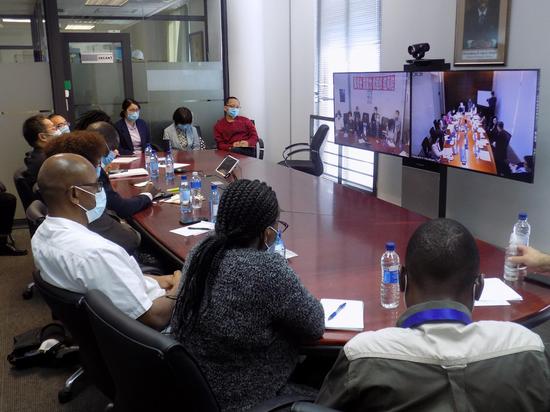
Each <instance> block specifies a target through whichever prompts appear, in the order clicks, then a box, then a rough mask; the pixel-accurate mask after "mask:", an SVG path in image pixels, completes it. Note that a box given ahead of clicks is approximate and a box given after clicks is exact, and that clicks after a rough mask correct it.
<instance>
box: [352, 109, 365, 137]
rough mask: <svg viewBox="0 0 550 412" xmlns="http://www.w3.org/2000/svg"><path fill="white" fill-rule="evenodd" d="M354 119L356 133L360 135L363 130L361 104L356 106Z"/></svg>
mask: <svg viewBox="0 0 550 412" xmlns="http://www.w3.org/2000/svg"><path fill="white" fill-rule="evenodd" d="M353 121H354V122H355V133H356V134H357V137H359V136H361V131H362V130H363V121H362V119H361V112H360V111H359V106H355V111H354V112H353Z"/></svg>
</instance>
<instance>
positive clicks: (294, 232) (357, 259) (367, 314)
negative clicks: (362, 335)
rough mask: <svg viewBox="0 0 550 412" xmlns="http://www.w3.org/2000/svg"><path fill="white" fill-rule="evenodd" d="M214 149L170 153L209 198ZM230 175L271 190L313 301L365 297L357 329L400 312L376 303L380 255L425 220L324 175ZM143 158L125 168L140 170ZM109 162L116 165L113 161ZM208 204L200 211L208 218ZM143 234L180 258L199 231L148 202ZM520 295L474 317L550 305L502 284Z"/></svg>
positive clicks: (548, 298)
mask: <svg viewBox="0 0 550 412" xmlns="http://www.w3.org/2000/svg"><path fill="white" fill-rule="evenodd" d="M226 154H227V153H226V152H223V151H216V150H206V151H195V152H175V159H176V161H177V162H179V163H187V164H189V166H188V167H187V168H186V174H188V175H189V176H190V174H191V172H192V171H195V170H196V171H199V173H200V174H201V175H202V176H203V186H202V188H203V189H202V190H203V194H204V195H205V196H206V197H208V194H209V185H208V182H209V181H213V180H214V181H215V180H223V179H221V178H220V177H219V176H214V175H215V173H214V170H215V168H216V166H217V165H218V164H219V163H220V162H221V160H222V159H223V158H224V156H225V155H226ZM235 157H238V158H239V159H240V163H239V167H238V168H237V169H236V176H237V178H239V179H241V178H246V179H259V180H262V181H265V182H267V183H268V184H269V185H270V186H271V187H273V189H274V190H275V191H276V193H277V198H278V201H279V206H280V209H281V216H280V219H281V220H283V221H285V222H287V223H288V224H289V227H288V230H287V231H286V232H285V233H284V236H283V239H284V242H285V245H286V247H287V249H290V250H292V251H294V252H296V253H297V254H298V256H296V257H294V258H291V259H290V260H289V263H290V266H291V267H292V268H293V269H294V271H295V272H296V273H297V275H298V277H299V278H300V279H301V281H302V283H303V284H304V285H305V286H306V287H307V288H308V289H309V290H310V291H311V292H312V293H313V295H315V296H316V297H317V298H319V299H321V298H334V299H357V300H362V301H363V302H364V324H365V328H364V330H377V329H381V328H384V327H389V326H394V325H395V322H396V320H397V318H398V317H399V315H400V314H401V313H402V312H403V311H404V310H405V306H404V303H403V301H401V304H400V306H399V308H397V309H392V310H388V309H383V308H382V307H381V305H380V257H381V256H382V254H383V252H384V246H385V243H386V241H394V242H395V244H396V251H397V253H398V254H399V255H400V257H401V259H402V262H403V259H404V255H405V250H406V246H407V242H408V240H409V238H410V237H411V235H412V233H413V232H414V231H415V229H416V228H417V227H418V226H419V225H421V224H422V223H424V222H426V221H427V220H428V218H426V217H424V216H421V215H419V214H417V213H414V212H412V211H409V210H407V209H404V208H402V207H399V206H396V205H393V204H390V203H387V202H385V201H383V200H380V199H378V198H376V196H373V195H371V194H368V193H364V192H361V191H358V190H355V189H351V188H348V187H345V186H343V185H340V184H337V183H335V182H332V181H330V180H328V179H325V178H318V177H314V176H311V175H308V174H305V173H302V172H299V171H295V170H292V169H289V168H286V167H283V166H279V165H276V164H272V163H270V162H268V161H266V160H258V159H255V158H250V157H246V156H241V155H235ZM143 163H144V159H143V156H142V157H141V158H139V159H137V160H135V161H134V162H132V163H130V164H129V165H124V168H134V167H143ZM115 166H116V165H115ZM146 179H147V178H146V177H144V176H141V177H135V178H131V179H117V180H115V179H112V182H113V186H114V187H115V189H116V190H117V191H118V192H119V193H120V194H122V195H123V196H131V195H135V194H137V193H139V192H140V190H141V189H140V188H138V187H135V186H134V184H135V183H136V182H143V181H144V180H146ZM178 182H179V177H178V175H176V180H175V181H174V182H172V183H170V184H168V185H167V184H166V182H165V179H164V176H163V172H162V171H161V176H160V177H159V178H158V180H157V182H156V185H157V186H158V187H159V188H161V189H165V188H172V187H175V186H177V183H178ZM208 209H209V208H208V201H205V202H203V208H202V210H201V214H202V215H203V216H208V214H209V211H208ZM131 223H132V224H133V225H134V226H135V227H137V228H138V229H139V230H140V231H141V232H142V233H143V234H145V235H146V236H149V237H150V238H151V239H153V240H154V241H155V242H157V243H158V245H159V246H160V247H162V248H163V249H164V250H165V251H166V252H167V253H168V254H171V255H172V256H174V257H175V258H177V259H178V260H179V261H180V262H183V261H184V260H185V257H186V256H187V253H188V252H189V250H190V249H191V248H192V247H193V246H194V245H196V244H197V242H199V241H200V240H202V239H204V238H205V236H207V235H206V234H203V235H197V236H190V237H184V236H181V235H177V234H174V233H170V230H173V229H177V228H179V227H181V225H180V224H179V206H178V205H176V204H167V203H154V204H153V205H152V206H151V207H150V208H147V209H145V210H143V211H141V212H139V213H137V214H135V215H134V216H133V218H132V222H131ZM477 244H478V247H479V250H480V255H481V268H480V270H481V272H482V273H484V274H485V277H500V278H502V269H503V263H504V251H503V250H501V249H499V248H497V247H495V246H492V245H490V244H489V243H486V242H483V241H481V240H478V241H477ZM508 284H509V285H510V286H512V287H513V288H514V289H515V290H516V291H517V292H518V293H519V294H520V295H521V296H522V297H523V300H522V301H515V302H511V304H510V306H493V307H491V306H485V307H477V308H476V309H475V310H474V313H473V317H474V319H475V320H482V319H491V320H507V321H517V322H525V321H527V320H530V319H533V318H534V317H536V316H541V315H542V314H544V313H545V312H544V311H545V309H547V308H548V306H549V304H550V289H546V288H544V287H541V286H537V285H535V284H532V283H528V282H523V281H517V282H514V283H508ZM357 333H358V332H351V331H337V330H327V331H326V332H325V334H324V336H323V338H322V339H321V341H319V343H318V345H324V346H331V347H334V346H341V345H343V344H345V343H346V342H347V341H348V340H349V339H350V338H352V337H353V336H354V335H355V334H357Z"/></svg>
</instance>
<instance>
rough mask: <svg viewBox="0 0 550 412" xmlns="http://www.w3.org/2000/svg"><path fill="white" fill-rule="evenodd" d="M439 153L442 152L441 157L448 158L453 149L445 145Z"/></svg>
mask: <svg viewBox="0 0 550 412" xmlns="http://www.w3.org/2000/svg"><path fill="white" fill-rule="evenodd" d="M441 153H442V154H443V157H445V158H449V157H451V156H452V155H453V149H451V148H450V147H446V148H445V149H443V150H442V151H441Z"/></svg>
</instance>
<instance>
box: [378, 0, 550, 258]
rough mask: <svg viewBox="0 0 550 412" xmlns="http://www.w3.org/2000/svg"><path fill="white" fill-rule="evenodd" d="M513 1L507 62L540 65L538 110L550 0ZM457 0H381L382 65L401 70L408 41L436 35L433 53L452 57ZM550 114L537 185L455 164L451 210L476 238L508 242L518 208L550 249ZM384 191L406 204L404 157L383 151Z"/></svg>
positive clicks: (543, 95) (547, 64)
mask: <svg viewBox="0 0 550 412" xmlns="http://www.w3.org/2000/svg"><path fill="white" fill-rule="evenodd" d="M523 3H524V2H520V1H512V2H511V8H510V22H509V23H510V24H509V28H510V31H509V35H508V57H507V66H506V67H507V68H541V80H540V95H539V113H541V114H543V113H545V112H547V111H548V109H547V108H548V105H549V104H550V76H548V75H547V73H549V72H550V57H549V55H550V54H549V51H550V50H549V43H548V42H546V41H544V40H543V39H546V38H547V37H548V34H547V28H546V25H547V23H546V18H547V16H548V15H550V2H548V1H547V0H531V1H529V7H525V5H524V4H523ZM455 15H456V2H455V1H454V0H416V1H414V2H412V1H411V2H409V1H403V0H382V55H381V60H382V65H381V67H382V70H396V69H399V68H401V67H402V65H403V63H404V61H405V60H406V59H407V58H408V55H407V46H408V45H410V44H413V43H419V42H429V43H430V45H431V51H430V52H429V54H428V55H427V57H428V58H429V57H432V58H445V59H446V60H447V61H448V62H452V60H453V50H454V27H455ZM549 132H550V117H549V116H544V115H541V116H540V117H539V120H538V133H537V136H538V142H537V149H536V166H535V168H536V172H535V184H533V185H530V184H526V183H519V182H513V181H509V180H505V179H502V178H497V177H492V176H487V175H482V174H478V173H473V172H467V171H462V170H456V169H449V173H448V187H447V216H448V217H450V218H454V219H457V220H459V221H460V222H462V223H463V224H465V225H466V226H467V227H468V228H469V229H470V230H471V231H472V232H473V233H474V234H475V235H476V236H477V237H479V238H481V239H483V240H486V241H488V242H491V243H493V244H496V245H500V246H504V245H505V243H506V242H507V240H508V237H509V233H510V230H511V228H512V225H513V223H514V221H515V219H516V217H517V212H518V211H519V210H526V211H527V212H528V213H529V221H530V222H531V224H532V225H533V231H532V237H531V239H532V244H533V245H534V246H535V247H538V248H542V249H545V250H550V213H549V212H548V204H550V189H549V188H548V184H547V182H548V180H549V179H550V162H547V161H546V159H548V158H549V157H550V142H549V141H548V139H547V136H548V134H549ZM381 158H382V159H381V162H380V167H379V170H378V173H379V182H378V183H379V186H378V188H379V196H380V197H383V198H387V199H392V200H395V203H397V204H399V203H400V201H401V199H400V193H401V166H400V163H401V162H400V160H398V159H393V158H384V157H383V156H381Z"/></svg>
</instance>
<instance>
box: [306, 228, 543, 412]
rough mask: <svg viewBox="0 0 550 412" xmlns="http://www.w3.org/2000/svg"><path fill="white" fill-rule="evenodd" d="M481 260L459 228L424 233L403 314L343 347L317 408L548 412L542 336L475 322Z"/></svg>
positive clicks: (410, 262)
mask: <svg viewBox="0 0 550 412" xmlns="http://www.w3.org/2000/svg"><path fill="white" fill-rule="evenodd" d="M479 260H480V259H479V251H478V248H477V245H476V241H475V239H474V238H473V236H472V235H471V234H470V232H468V230H467V229H466V228H465V227H464V226H462V225H461V224H460V223H458V222H456V221H453V220H449V219H436V220H432V221H429V222H427V223H424V224H423V225H422V226H420V227H419V228H418V229H417V230H416V231H415V232H414V234H413V236H412V237H411V239H410V240H409V244H408V246H407V252H406V265H405V266H403V268H402V270H401V274H400V279H399V280H400V288H401V291H402V292H403V293H404V298H405V304H406V305H407V310H406V311H405V312H404V313H403V314H402V315H401V316H400V318H399V319H398V321H397V325H396V327H392V328H385V329H381V330H378V331H371V332H363V333H360V334H359V335H357V336H355V337H354V338H352V339H351V340H350V341H349V342H348V343H347V344H346V345H345V346H344V349H343V350H342V351H341V352H340V355H339V357H338V359H337V361H336V363H335V364H334V366H333V368H332V370H331V371H330V373H329V374H328V375H327V377H326V379H325V382H324V384H323V387H322V388H321V391H320V393H319V397H318V399H317V402H318V403H320V404H322V405H325V406H329V407H332V408H336V409H338V410H342V411H364V410H368V411H390V410H391V411H397V410H400V411H401V410H403V411H404V410H407V411H456V410H461V411H546V410H548V408H550V392H549V391H548V387H549V385H550V365H549V362H548V358H547V356H546V354H545V349H544V344H543V342H542V340H541V338H540V337H539V336H538V335H536V334H535V333H533V332H531V331H530V330H528V329H527V328H525V327H523V326H521V325H519V324H517V323H515V322H497V321H480V322H473V321H472V315H471V313H472V310H473V307H474V301H475V300H477V299H479V298H480V296H481V292H482V290H483V277H482V275H480V274H479ZM503 388H506V390H503ZM526 388H529V389H528V390H526Z"/></svg>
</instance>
